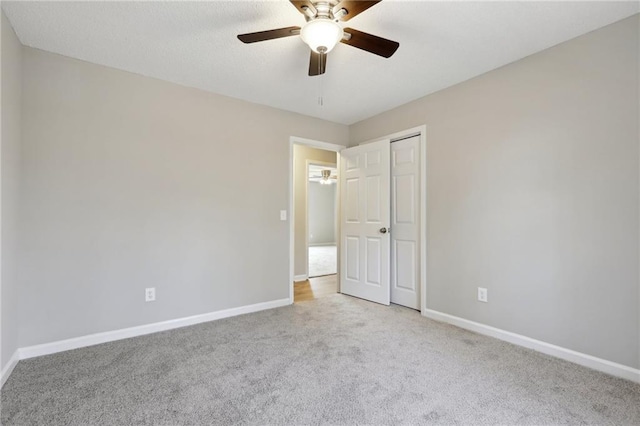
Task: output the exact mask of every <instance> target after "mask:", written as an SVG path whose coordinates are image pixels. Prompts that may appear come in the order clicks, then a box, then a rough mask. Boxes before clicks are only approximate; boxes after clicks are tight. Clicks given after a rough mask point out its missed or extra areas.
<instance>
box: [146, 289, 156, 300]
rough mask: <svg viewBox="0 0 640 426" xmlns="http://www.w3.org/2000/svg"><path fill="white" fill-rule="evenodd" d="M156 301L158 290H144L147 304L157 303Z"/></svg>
mask: <svg viewBox="0 0 640 426" xmlns="http://www.w3.org/2000/svg"><path fill="white" fill-rule="evenodd" d="M155 300H156V288H155V287H149V288H145V289H144V301H145V302H155Z"/></svg>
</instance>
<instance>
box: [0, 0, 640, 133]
mask: <svg viewBox="0 0 640 426" xmlns="http://www.w3.org/2000/svg"><path fill="white" fill-rule="evenodd" d="M2 8H3V9H4V11H5V13H6V15H7V17H8V18H9V21H10V22H11V23H12V25H13V26H14V28H15V30H16V33H17V34H18V37H19V38H20V40H21V41H22V43H23V44H25V45H27V46H31V47H36V48H39V49H43V50H47V51H50V52H55V53H59V54H62V55H66V56H70V57H74V58H78V59H82V60H85V61H88V62H93V63H96V64H101V65H107V66H110V67H114V68H118V69H122V70H126V71H131V72H134V73H138V74H142V75H146V76H151V77H156V78H159V79H162V80H167V81H171V82H175V83H179V84H182V85H186V86H191V87H197V88H200V89H204V90H208V91H211V92H214V93H219V94H223V95H227V96H231V97H234V98H239V99H244V100H247V101H251V102H256V103H260V104H265V105H269V106H273V107H276V108H281V109H285V110H289V111H295V112H299V113H302V114H306V115H310V116H314V117H319V118H324V119H326V120H330V121H334V122H339V123H344V124H351V123H354V122H357V121H359V120H362V119H365V118H368V117H370V116H372V115H375V114H377V113H380V112H383V111H385V110H388V109H391V108H393V107H395V106H398V105H401V104H404V103H406V102H408V101H411V100H413V99H417V98H419V97H422V96H424V95H426V94H429V93H433V92H435V91H437V90H440V89H443V88H445V87H448V86H451V85H454V84H456V83H459V82H461V81H464V80H467V79H469V78H472V77H474V76H477V75H479V74H482V73H484V72H487V71H489V70H492V69H495V68H497V67H500V66H502V65H505V64H507V63H509V62H513V61H515V60H517V59H520V58H523V57H525V56H528V55H531V54H533V53H535V52H538V51H540V50H543V49H545V48H548V47H550V46H553V45H555V44H558V43H561V42H563V41H566V40H569V39H571V38H574V37H576V36H579V35H581V34H584V33H586V32H589V31H591V30H594V29H597V28H600V27H602V26H605V25H607V24H610V23H613V22H615V21H618V20H620V19H623V18H625V17H628V16H631V15H633V14H634V13H638V11H640V6H639V3H638V2H636V1H627V2H611V1H607V2H593V1H589V2H576V1H574V2H548V1H542V2H521V1H508V2H507V1H502V2H466V1H454V2H444V1H397V0H395V1H394V0H385V1H383V2H382V3H380V4H378V5H376V6H374V7H373V8H371V9H369V10H368V11H366V12H364V13H362V14H361V15H358V16H356V17H355V18H353V19H352V20H350V21H349V22H348V23H347V24H348V26H350V27H353V28H356V29H359V30H360V31H365V32H369V33H372V34H375V35H379V36H382V37H385V38H389V39H392V40H395V41H398V42H399V43H400V48H399V49H398V51H397V52H396V54H395V55H394V56H392V57H391V58H389V59H384V58H381V57H378V56H375V55H372V54H370V53H366V52H363V51H361V50H358V49H355V48H353V47H351V46H347V45H344V44H340V43H339V44H338V46H336V48H335V49H334V50H333V51H331V52H330V53H329V56H328V63H327V73H326V74H325V75H324V76H321V77H308V76H307V69H308V61H309V52H308V48H307V47H306V45H305V44H304V43H303V42H302V40H300V38H299V37H297V36H296V37H288V38H284V39H278V40H270V41H266V42H261V43H255V44H249V45H245V44H243V43H241V42H240V41H239V40H238V39H237V38H236V35H237V34H240V33H247V32H253V31H261V30H267V29H273V28H280V27H286V26H291V25H298V26H301V25H302V24H303V23H304V18H303V16H302V15H301V14H300V13H298V11H297V10H296V9H295V8H294V7H293V6H292V5H291V4H290V3H289V2H288V1H237V0H236V1H214V2H8V1H2ZM320 93H322V95H323V99H324V105H322V106H320V105H319V103H318V96H319V94H320Z"/></svg>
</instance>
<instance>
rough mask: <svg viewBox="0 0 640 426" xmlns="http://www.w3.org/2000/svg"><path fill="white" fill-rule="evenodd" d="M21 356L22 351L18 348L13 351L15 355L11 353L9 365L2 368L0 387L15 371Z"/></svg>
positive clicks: (0, 387)
mask: <svg viewBox="0 0 640 426" xmlns="http://www.w3.org/2000/svg"><path fill="white" fill-rule="evenodd" d="M19 357H20V353H19V349H18V350H16V351H15V352H14V353H13V355H11V359H9V362H8V363H7V365H5V366H4V368H3V369H2V373H0V389H2V387H3V386H4V384H5V382H6V381H7V379H8V378H9V376H10V375H11V373H12V372H13V369H14V368H16V365H18V361H20V358H19Z"/></svg>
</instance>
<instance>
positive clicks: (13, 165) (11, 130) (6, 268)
mask: <svg viewBox="0 0 640 426" xmlns="http://www.w3.org/2000/svg"><path fill="white" fill-rule="evenodd" d="M1 14H2V78H1V80H2V148H1V157H2V164H1V170H2V173H1V176H2V177H1V179H2V212H1V216H0V217H1V218H2V220H1V223H0V227H1V230H2V231H1V234H2V256H1V259H2V261H1V265H0V269H1V271H2V275H1V283H2V285H1V286H0V299H1V303H2V305H1V306H0V311H1V321H0V323H1V333H2V337H1V342H0V347H1V349H0V370H2V369H3V368H4V367H5V366H6V365H7V362H8V361H9V359H10V358H11V356H12V355H13V353H14V352H15V351H16V349H18V331H19V329H18V321H19V319H18V277H17V256H16V253H17V244H18V234H17V222H18V206H19V187H20V131H21V99H22V97H21V90H22V74H21V68H22V45H21V44H20V42H19V41H18V38H17V37H16V35H15V34H14V32H13V28H11V24H10V23H9V21H8V20H7V18H6V17H5V16H4V12H2V13H1Z"/></svg>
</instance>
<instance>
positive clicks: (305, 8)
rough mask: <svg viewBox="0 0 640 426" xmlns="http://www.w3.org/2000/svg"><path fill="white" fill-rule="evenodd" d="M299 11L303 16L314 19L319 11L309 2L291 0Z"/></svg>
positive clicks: (307, 0)
mask: <svg viewBox="0 0 640 426" xmlns="http://www.w3.org/2000/svg"><path fill="white" fill-rule="evenodd" d="M289 1H290V2H291V3H292V4H293V5H294V6H295V7H296V9H298V12H300V13H302V14H303V15H307V16H309V17H310V18H313V17H314V16H316V14H317V13H318V10H317V9H316V7H315V6H314V5H313V3H312V2H311V1H309V0H289Z"/></svg>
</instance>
